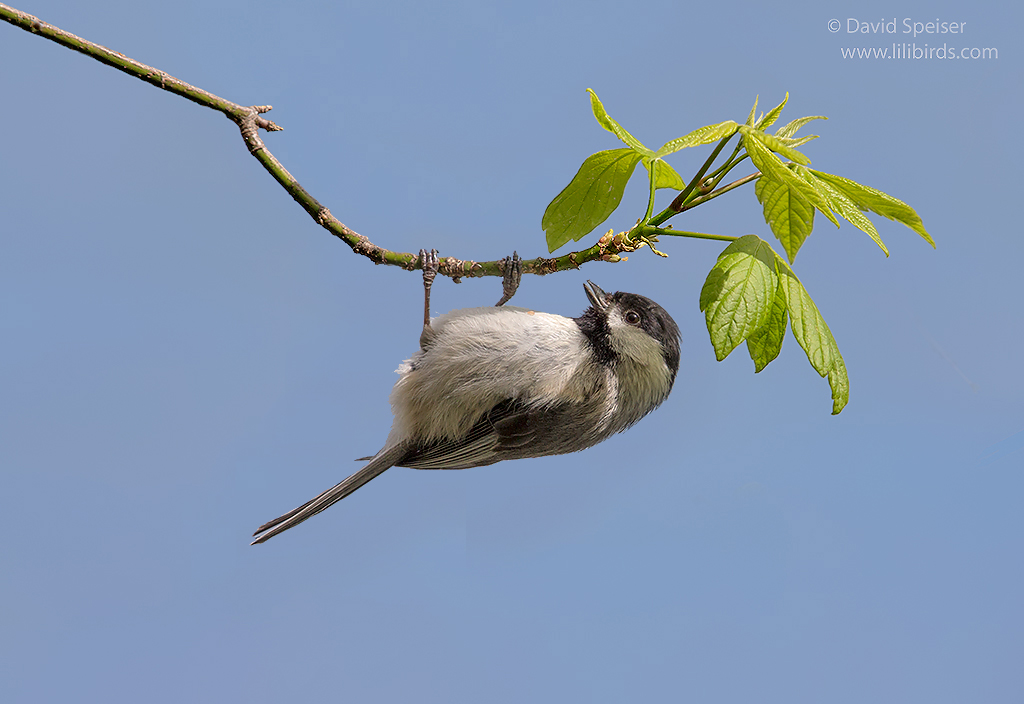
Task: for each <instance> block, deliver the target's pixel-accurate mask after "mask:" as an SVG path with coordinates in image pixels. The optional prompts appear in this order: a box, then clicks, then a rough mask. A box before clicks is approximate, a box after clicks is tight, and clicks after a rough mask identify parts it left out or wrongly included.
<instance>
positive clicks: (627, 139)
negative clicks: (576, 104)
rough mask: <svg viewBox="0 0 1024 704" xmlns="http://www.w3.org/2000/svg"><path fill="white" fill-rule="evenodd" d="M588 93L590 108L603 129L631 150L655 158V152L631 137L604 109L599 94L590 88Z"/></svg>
mask: <svg viewBox="0 0 1024 704" xmlns="http://www.w3.org/2000/svg"><path fill="white" fill-rule="evenodd" d="M587 92H588V93H590V107H591V109H592V110H593V111H594V117H596V118H597V121H598V123H599V124H600V125H601V127H604V128H605V129H606V130H608V131H609V132H611V133H612V134H614V135H615V136H616V137H618V138H619V139H621V140H622V141H623V143H624V144H625V145H626V146H628V147H629V148H630V149H632V150H634V151H636V152H639V153H640V154H643V155H644V156H647V157H653V156H654V155H655V154H654V152H652V151H651V150H650V149H648V148H647V147H645V146H644V145H643V144H642V143H641V142H640V140H639V139H637V138H636V137H634V136H633V135H631V134H630V133H629V132H627V131H626V130H625V128H624V127H623V126H622V125H620V124H619V123H618V122H616V121H615V120H613V119H612V118H611V115H609V114H608V112H607V111H606V110H605V109H604V105H602V104H601V100H600V98H598V97H597V93H595V92H594V91H592V90H591V89H590V88H587Z"/></svg>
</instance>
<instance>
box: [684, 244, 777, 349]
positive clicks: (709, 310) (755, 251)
mask: <svg viewBox="0 0 1024 704" xmlns="http://www.w3.org/2000/svg"><path fill="white" fill-rule="evenodd" d="M776 258H777V257H776V255H775V252H773V251H772V248H771V246H770V245H769V244H768V243H767V242H765V241H764V240H762V239H761V238H760V237H757V236H756V235H746V236H745V237H740V238H739V239H738V240H736V241H735V242H733V243H731V244H730V245H729V246H728V247H726V248H725V250H723V252H722V253H721V254H720V255H719V256H718V262H717V263H716V264H715V266H714V267H712V269H711V271H710V272H709V273H708V278H707V280H706V281H705V282H704V286H703V288H702V289H701V292H700V309H701V310H702V311H704V316H705V318H706V320H707V325H708V333H710V335H711V344H712V345H713V346H714V348H715V356H716V357H717V358H718V361H722V360H723V359H725V358H726V357H727V356H729V353H730V352H732V351H733V350H734V349H736V346H737V345H739V344H740V343H741V342H743V341H744V340H745V339H747V337H748V336H749V335H751V334H752V333H754V332H755V331H757V330H758V329H759V328H761V327H762V326H764V325H765V323H766V322H767V321H768V319H769V316H770V315H771V313H772V306H773V302H774V299H775V292H776V290H777V289H778V286H779V277H778V274H777V273H776V267H775V259H776Z"/></svg>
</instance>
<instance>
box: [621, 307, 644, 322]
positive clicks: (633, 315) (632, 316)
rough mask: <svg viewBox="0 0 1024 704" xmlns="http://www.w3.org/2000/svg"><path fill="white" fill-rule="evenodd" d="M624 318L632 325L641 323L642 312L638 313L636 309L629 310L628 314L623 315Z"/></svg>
mask: <svg viewBox="0 0 1024 704" xmlns="http://www.w3.org/2000/svg"><path fill="white" fill-rule="evenodd" d="M622 319H623V320H625V321H626V322H627V323H629V324H630V325H639V324H640V314H639V313H637V312H636V311H635V310H627V311H626V314H625V315H624V316H622Z"/></svg>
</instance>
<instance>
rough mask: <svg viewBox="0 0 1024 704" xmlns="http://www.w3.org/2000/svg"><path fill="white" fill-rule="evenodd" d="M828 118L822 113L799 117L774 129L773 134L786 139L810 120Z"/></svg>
mask: <svg viewBox="0 0 1024 704" xmlns="http://www.w3.org/2000/svg"><path fill="white" fill-rule="evenodd" d="M827 119H828V118H827V117H825V116H824V115H810V116H808V117H799V118H797V119H795V120H793V121H792V122H790V123H789V124H786V125H783V126H782V127H780V128H779V129H777V130H775V136H776V137H778V138H780V139H787V138H789V137H792V136H793V135H795V134H796V133H797V130H799V129H800V128H801V127H803V126H804V125H806V124H807V123H808V122H810V121H811V120H827Z"/></svg>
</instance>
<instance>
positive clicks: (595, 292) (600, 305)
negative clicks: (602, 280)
mask: <svg viewBox="0 0 1024 704" xmlns="http://www.w3.org/2000/svg"><path fill="white" fill-rule="evenodd" d="M583 290H584V291H586V292H587V298H589V299H590V302H591V303H593V304H594V307H595V308H597V309H598V310H604V309H605V308H607V307H608V298H609V296H608V294H607V293H605V292H604V291H602V290H601V287H600V286H598V285H597V284H595V283H594V282H593V281H591V280H590V279H587V283H585V284H583Z"/></svg>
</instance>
